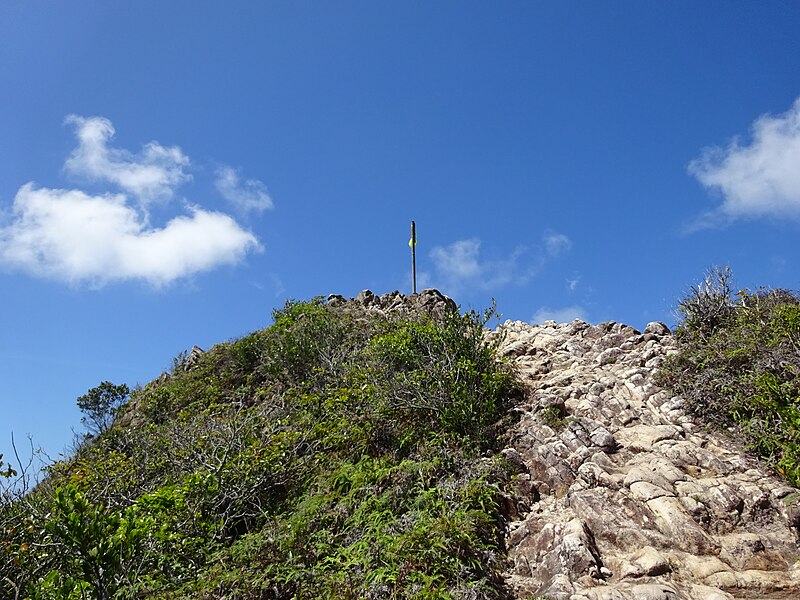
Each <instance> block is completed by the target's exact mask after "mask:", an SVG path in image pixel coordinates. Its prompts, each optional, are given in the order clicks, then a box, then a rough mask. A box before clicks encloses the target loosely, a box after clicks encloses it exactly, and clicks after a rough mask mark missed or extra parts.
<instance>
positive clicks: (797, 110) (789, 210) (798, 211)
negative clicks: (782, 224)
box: [688, 98, 800, 229]
mask: <svg viewBox="0 0 800 600" xmlns="http://www.w3.org/2000/svg"><path fill="white" fill-rule="evenodd" d="M688 169H689V173H690V174H692V175H693V176H695V177H696V178H697V179H698V180H699V181H700V183H702V184H703V185H704V186H706V187H707V188H716V189H719V190H720V192H721V193H722V196H723V203H722V205H721V206H720V207H719V209H718V210H717V211H715V212H714V213H711V214H707V215H704V216H703V217H701V219H700V220H699V222H698V224H697V226H696V227H695V229H696V228H702V227H707V226H710V225H713V224H714V223H715V222H717V221H719V220H722V221H725V220H731V219H736V218H741V217H787V216H788V217H794V218H798V217H800V98H798V99H797V100H795V102H794V104H793V106H792V108H791V109H789V110H788V111H787V112H785V113H784V114H782V115H778V116H771V115H763V116H761V117H759V118H758V119H756V121H755V122H754V123H753V126H752V141H751V143H750V144H749V145H744V146H742V145H740V144H739V141H738V139H734V140H732V141H731V142H730V144H729V145H728V147H727V148H720V147H713V148H706V149H705V150H703V152H702V154H701V156H700V157H699V158H697V159H695V160H693V161H692V162H691V163H690V164H689V167H688Z"/></svg>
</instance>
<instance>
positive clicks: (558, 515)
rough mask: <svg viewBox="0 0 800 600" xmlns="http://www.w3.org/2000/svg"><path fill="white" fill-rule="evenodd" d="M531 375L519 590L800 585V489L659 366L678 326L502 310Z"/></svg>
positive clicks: (522, 444)
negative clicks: (528, 317)
mask: <svg viewBox="0 0 800 600" xmlns="http://www.w3.org/2000/svg"><path fill="white" fill-rule="evenodd" d="M489 335H490V337H495V338H497V337H498V336H499V337H500V339H502V342H501V345H500V353H501V355H503V356H505V357H507V359H508V360H509V361H511V362H512V363H513V364H514V365H516V367H517V368H518V370H519V372H520V374H521V376H522V378H523V380H524V382H525V385H526V388H527V392H526V401H525V402H524V403H523V405H522V406H520V407H519V408H518V410H519V411H520V414H519V416H520V419H519V422H518V423H517V424H516V425H515V426H514V427H513V429H512V430H511V431H510V433H509V441H508V447H507V448H506V449H505V450H504V453H505V455H506V456H507V458H508V459H509V460H511V461H513V462H515V463H518V464H519V465H522V469H523V473H522V474H521V475H519V477H518V478H517V480H516V482H515V495H514V497H513V498H511V499H510V500H509V503H510V505H511V512H512V518H513V519H515V520H514V521H512V522H511V523H510V524H509V528H508V532H507V540H506V543H507V545H508V551H509V563H510V564H509V569H508V572H507V574H506V579H507V582H508V584H509V587H510V588H511V589H512V590H513V593H514V595H515V596H516V597H518V598H530V597H531V596H532V595H533V596H541V597H545V598H550V599H552V600H721V599H724V598H754V599H755V598H759V599H777V598H786V599H789V598H795V599H796V598H800V563H798V557H800V547H798V530H797V526H798V523H800V510H798V504H800V494H798V491H797V490H795V489H793V488H791V487H788V486H787V485H786V484H785V483H783V482H782V481H780V480H778V479H776V478H775V477H773V476H771V475H770V474H769V473H768V472H767V471H765V470H764V469H762V468H761V467H760V466H759V465H758V463H757V462H756V461H755V460H754V459H752V458H749V457H747V456H745V455H744V454H742V453H741V452H739V451H738V450H737V449H736V444H734V443H733V442H732V441H731V440H728V439H725V438H724V437H722V436H721V435H719V434H717V433H714V432H711V431H707V430H706V429H705V428H704V427H703V426H702V425H699V424H696V423H694V422H693V421H692V419H691V418H690V416H689V415H688V414H687V412H686V411H685V410H684V407H683V403H682V401H681V398H679V397H673V396H671V395H670V394H669V393H668V392H666V391H665V390H663V389H661V388H659V387H658V386H657V385H655V384H654V382H653V375H654V373H655V370H656V368H657V367H658V366H659V364H660V363H661V362H662V361H663V359H664V357H665V356H667V355H668V354H669V353H671V352H673V351H674V350H675V342H674V340H673V338H672V336H671V335H670V333H669V330H668V329H667V327H666V326H664V325H663V324H660V323H651V324H650V325H648V326H647V328H646V329H645V330H644V332H639V331H636V330H635V329H633V328H631V327H628V326H625V325H622V324H619V323H613V322H611V323H604V324H600V325H589V324H587V323H584V322H581V321H574V322H573V323H569V324H561V325H559V324H556V323H555V322H552V321H550V322H546V323H544V324H542V325H530V324H527V323H521V322H510V321H509V322H506V323H505V324H504V325H502V326H501V327H499V328H498V329H497V330H495V331H494V332H492V333H490V334H489Z"/></svg>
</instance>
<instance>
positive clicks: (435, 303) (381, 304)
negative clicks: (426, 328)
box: [326, 288, 458, 317]
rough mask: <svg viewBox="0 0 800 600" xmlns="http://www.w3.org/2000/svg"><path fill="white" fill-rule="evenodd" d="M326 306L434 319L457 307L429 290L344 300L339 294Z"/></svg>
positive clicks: (368, 294)
mask: <svg viewBox="0 0 800 600" xmlns="http://www.w3.org/2000/svg"><path fill="white" fill-rule="evenodd" d="M326 304H327V305H328V306H330V307H332V308H342V309H347V308H348V307H353V306H355V307H358V308H363V309H366V310H368V311H375V312H381V313H384V314H387V315H391V314H398V313H416V314H419V313H421V314H428V315H432V316H436V317H441V316H444V315H446V314H448V313H454V312H456V311H457V310H458V306H457V305H456V303H455V302H454V301H453V300H452V298H448V297H447V296H445V295H444V294H442V293H441V292H440V291H439V290H436V289H433V288H430V289H426V290H422V291H421V292H419V293H418V294H410V295H405V294H402V293H400V292H398V291H394V292H389V293H388V294H382V295H380V296H377V295H375V294H373V293H372V292H371V291H369V290H364V291H362V292H359V294H358V295H357V296H356V297H355V298H350V299H349V300H348V299H346V298H345V297H344V296H340V295H339V294H331V295H329V296H328V298H327V300H326Z"/></svg>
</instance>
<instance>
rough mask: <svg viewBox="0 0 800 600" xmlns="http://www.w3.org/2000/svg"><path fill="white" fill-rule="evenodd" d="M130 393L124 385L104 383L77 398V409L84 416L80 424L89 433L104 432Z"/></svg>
mask: <svg viewBox="0 0 800 600" xmlns="http://www.w3.org/2000/svg"><path fill="white" fill-rule="evenodd" d="M130 393H131V391H130V390H129V389H128V386H127V385H125V384H124V383H123V384H122V385H114V384H113V383H111V382H110V381H104V382H103V383H101V384H100V385H98V386H97V387H93V388H92V389H90V390H89V391H88V392H87V393H86V394H84V395H83V396H81V397H79V398H78V408H80V409H81V411H82V412H83V413H84V414H85V415H86V416H85V417H83V418H82V419H81V423H83V424H84V425H85V426H86V429H88V430H89V433H92V434H99V433H103V432H104V431H106V430H107V429H108V428H109V427H111V424H112V423H113V422H114V417H116V415H117V410H118V409H119V408H120V407H121V406H122V405H123V404H125V401H126V400H127V399H128V396H129V395H130Z"/></svg>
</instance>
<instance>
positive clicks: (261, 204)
mask: <svg viewBox="0 0 800 600" xmlns="http://www.w3.org/2000/svg"><path fill="white" fill-rule="evenodd" d="M216 186H217V190H218V191H219V193H220V194H221V195H222V197H223V198H225V200H227V201H228V202H230V203H231V204H233V205H234V206H235V207H236V208H238V209H239V210H240V211H242V212H251V211H253V212H259V213H260V212H263V211H264V210H266V209H268V208H272V198H270V197H269V194H268V193H267V186H265V185H264V184H263V183H262V182H260V181H259V180H258V179H247V180H245V181H240V180H239V172H238V171H237V170H236V169H234V168H233V167H229V166H222V167H219V168H218V169H217V180H216Z"/></svg>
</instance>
